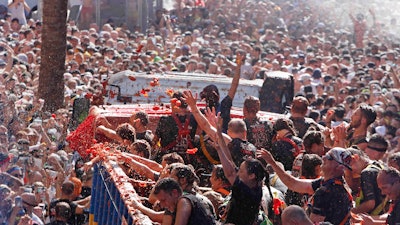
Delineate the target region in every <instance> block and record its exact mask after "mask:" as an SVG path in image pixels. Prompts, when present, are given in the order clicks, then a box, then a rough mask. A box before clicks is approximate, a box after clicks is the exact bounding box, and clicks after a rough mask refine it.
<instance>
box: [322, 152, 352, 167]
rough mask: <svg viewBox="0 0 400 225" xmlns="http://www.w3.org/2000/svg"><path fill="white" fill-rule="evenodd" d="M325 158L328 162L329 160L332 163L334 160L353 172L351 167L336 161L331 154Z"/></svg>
mask: <svg viewBox="0 0 400 225" xmlns="http://www.w3.org/2000/svg"><path fill="white" fill-rule="evenodd" d="M325 158H326V159H327V160H329V161H332V160H333V161H335V162H337V163H339V164H340V165H343V166H345V167H346V168H347V169H349V170H352V169H351V167H350V166H348V165H346V164H344V163H341V162H339V161H338V160H336V159H335V157H333V156H332V155H331V154H326V155H325Z"/></svg>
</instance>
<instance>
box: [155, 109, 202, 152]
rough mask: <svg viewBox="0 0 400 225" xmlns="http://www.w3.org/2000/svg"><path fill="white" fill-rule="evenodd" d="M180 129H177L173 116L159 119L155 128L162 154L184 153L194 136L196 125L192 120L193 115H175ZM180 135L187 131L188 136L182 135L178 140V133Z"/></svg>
mask: <svg viewBox="0 0 400 225" xmlns="http://www.w3.org/2000/svg"><path fill="white" fill-rule="evenodd" d="M177 117H178V119H179V121H180V123H181V124H180V125H181V129H179V128H178V125H177V123H176V122H175V119H174V118H173V116H163V117H161V118H160V121H159V122H158V125H157V128H156V132H155V133H156V135H157V137H159V138H160V139H161V140H160V143H161V148H162V150H163V151H164V152H166V153H169V152H178V153H182V152H186V150H187V148H188V147H189V146H188V142H189V140H190V142H193V139H194V136H195V134H196V129H197V123H196V120H195V119H194V117H193V115H191V114H186V115H183V116H182V115H177ZM187 119H188V125H187V126H186V123H187V122H186V120H187ZM180 130H181V133H182V132H183V130H187V131H188V134H182V135H181V138H178V136H179V132H180Z"/></svg>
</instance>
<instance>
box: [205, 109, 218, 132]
mask: <svg viewBox="0 0 400 225" xmlns="http://www.w3.org/2000/svg"><path fill="white" fill-rule="evenodd" d="M205 114H206V118H207V120H208V122H209V123H210V124H211V126H213V127H217V124H216V121H218V119H217V113H216V112H215V108H214V107H212V108H211V109H210V108H209V107H207V108H206V111H205Z"/></svg>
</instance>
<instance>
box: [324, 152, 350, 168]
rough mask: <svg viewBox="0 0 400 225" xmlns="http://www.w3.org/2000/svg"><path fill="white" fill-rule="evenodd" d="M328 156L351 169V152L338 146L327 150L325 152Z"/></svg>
mask: <svg viewBox="0 0 400 225" xmlns="http://www.w3.org/2000/svg"><path fill="white" fill-rule="evenodd" d="M326 154H327V156H328V157H331V158H332V159H333V160H335V161H336V162H337V163H339V164H341V165H343V166H345V167H346V168H347V169H349V170H352V168H351V165H350V163H351V152H350V151H348V150H346V149H344V148H340V147H335V148H332V149H331V150H330V151H329V152H327V153H326Z"/></svg>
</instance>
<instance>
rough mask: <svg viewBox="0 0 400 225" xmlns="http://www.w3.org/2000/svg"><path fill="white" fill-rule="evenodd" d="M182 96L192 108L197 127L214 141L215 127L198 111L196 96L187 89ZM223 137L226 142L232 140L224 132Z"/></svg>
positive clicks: (215, 135)
mask: <svg viewBox="0 0 400 225" xmlns="http://www.w3.org/2000/svg"><path fill="white" fill-rule="evenodd" d="M183 96H184V100H185V101H186V103H187V104H188V105H189V106H190V109H191V110H192V114H193V116H194V118H195V119H196V121H197V124H198V125H199V127H200V128H201V129H202V130H204V131H205V132H206V133H207V134H208V136H209V137H210V138H211V139H212V140H213V141H216V137H217V129H216V128H215V127H213V126H212V125H211V124H210V122H209V121H208V120H207V118H206V117H205V116H204V115H203V114H202V113H201V112H200V110H199V108H198V107H197V105H196V101H197V96H196V97H194V96H193V94H192V92H191V91H189V90H187V91H184V92H183ZM223 137H224V139H225V140H226V141H227V142H230V141H231V140H232V139H231V138H230V137H229V136H228V135H226V134H224V135H223Z"/></svg>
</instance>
